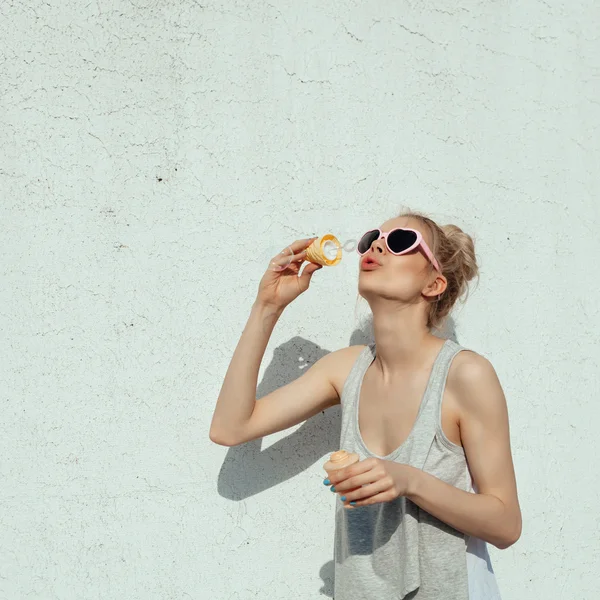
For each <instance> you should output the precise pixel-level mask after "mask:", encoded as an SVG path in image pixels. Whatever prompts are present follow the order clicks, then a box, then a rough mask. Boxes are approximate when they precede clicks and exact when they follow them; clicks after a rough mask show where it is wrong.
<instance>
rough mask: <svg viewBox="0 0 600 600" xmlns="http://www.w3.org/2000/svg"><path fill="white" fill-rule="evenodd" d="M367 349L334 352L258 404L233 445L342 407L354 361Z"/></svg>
mask: <svg viewBox="0 0 600 600" xmlns="http://www.w3.org/2000/svg"><path fill="white" fill-rule="evenodd" d="M363 347H364V346H361V347H358V346H349V347H347V348H341V349H340V350H336V351H334V352H330V353H328V354H326V355H325V356H323V357H321V358H320V359H319V360H318V361H317V362H315V363H314V364H313V365H311V366H310V367H309V368H308V369H307V370H306V372H305V373H303V374H302V375H301V376H300V377H298V378H297V379H295V380H294V381H292V382H290V383H288V384H286V385H284V386H282V387H280V388H278V389H276V390H274V391H273V392H271V393H270V394H267V395H266V396H264V397H263V398H260V399H259V400H257V401H256V404H255V406H254V411H253V412H252V415H251V416H250V419H249V421H248V422H247V424H246V425H245V426H244V428H243V431H241V432H239V434H238V435H237V436H236V438H235V444H232V445H238V444H242V443H244V442H247V441H250V440H254V439H257V438H260V437H264V436H265V435H269V434H272V433H275V432H277V431H281V430H283V429H287V428H289V427H292V426H294V425H297V424H298V423H301V422H302V421H306V419H308V418H310V417H312V416H313V415H316V414H317V413H318V412H320V411H323V410H325V409H326V408H329V407H331V406H334V405H336V404H339V403H340V396H341V392H342V386H343V382H344V380H345V378H346V376H347V374H348V372H349V370H350V367H351V364H352V360H353V357H355V356H356V354H357V351H358V350H360V349H362V348H363Z"/></svg>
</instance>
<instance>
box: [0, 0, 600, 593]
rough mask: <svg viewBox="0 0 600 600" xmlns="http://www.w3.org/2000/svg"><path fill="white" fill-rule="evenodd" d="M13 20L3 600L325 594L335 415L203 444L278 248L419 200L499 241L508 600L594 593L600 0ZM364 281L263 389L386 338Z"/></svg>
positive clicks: (496, 315)
mask: <svg viewBox="0 0 600 600" xmlns="http://www.w3.org/2000/svg"><path fill="white" fill-rule="evenodd" d="M0 17H1V19H2V30H3V33H2V36H1V38H0V73H1V75H2V76H1V77H0V92H1V106H2V112H1V113H0V149H1V150H0V152H1V153H2V156H1V160H0V193H1V201H0V223H1V227H2V242H3V243H2V246H1V248H2V254H3V256H2V265H3V269H2V274H3V282H2V286H0V294H1V300H2V301H1V306H2V309H1V311H0V323H1V325H2V332H3V339H4V343H3V344H2V365H3V367H2V370H1V371H0V372H1V376H2V382H3V389H4V397H3V401H2V405H3V407H4V410H3V411H2V419H1V420H0V422H1V423H2V431H1V435H0V439H1V440H2V452H1V455H0V456H1V458H0V473H1V476H2V482H3V485H2V488H1V490H0V506H1V509H0V514H1V515H2V516H1V519H0V540H1V542H0V544H1V548H2V550H1V552H0V557H1V558H0V597H1V598H3V599H4V598H6V599H8V600H13V599H21V598H28V599H29V600H33V599H40V600H54V599H61V600H71V599H73V600H75V599H82V598H85V599H102V600H105V599H107V598H115V599H116V598H119V599H127V600H133V599H144V600H150V599H157V600H159V599H160V600H166V599H177V600H180V599H181V600H183V599H185V598H193V599H202V600H203V599H208V598H211V599H219V600H220V599H224V600H248V599H251V598H252V599H254V598H269V599H270V600H279V599H281V600H284V599H285V600H288V599H291V598H316V597H327V596H331V593H332V563H331V559H332V552H333V546H332V536H333V498H332V496H331V494H330V493H329V492H328V490H327V489H326V488H325V489H324V488H323V486H322V484H321V481H322V475H323V472H322V471H321V464H322V463H323V462H324V460H325V458H326V456H327V454H328V453H329V452H330V451H332V450H335V449H336V445H337V441H336V438H337V436H338V435H339V430H338V427H339V411H337V409H331V410H330V411H327V412H326V413H325V414H319V415H317V416H315V417H313V418H312V419H309V421H307V422H306V423H304V424H301V425H299V426H297V427H294V428H292V429H290V430H288V431H285V432H281V433H279V434H276V435H273V436H268V437H267V438H265V439H264V440H262V443H261V442H260V441H255V442H250V443H248V444H245V445H243V446H240V447H236V448H231V449H226V448H223V447H220V446H217V445H215V444H213V443H211V442H210V441H209V438H208V426H209V423H210V419H211V416H212V410H213V407H214V404H215V401H216V398H217V394H218V391H219V389H220V385H221V382H222V378H223V376H224V375H225V371H226V369H227V366H228V364H229V359H230V358H231V354H232V352H233V350H234V348H235V345H236V343H237V341H238V339H239V335H240V334H241V331H242V329H243V326H244V324H245V322H246V319H247V316H248V313H249V310H250V306H251V303H252V301H253V298H254V294H255V291H256V287H257V284H258V281H259V279H260V277H261V275H262V273H263V271H264V269H265V268H266V265H267V262H268V259H269V257H270V256H271V255H272V254H275V252H277V251H279V250H280V249H281V248H282V247H283V246H285V245H287V244H288V243H289V242H291V241H292V240H294V239H296V238H300V237H306V236H310V235H313V234H315V235H316V234H321V233H325V232H327V231H332V232H334V233H335V234H336V235H338V236H339V237H340V239H342V240H343V241H350V242H351V240H352V239H354V238H355V237H356V236H357V235H358V234H360V233H362V231H364V230H365V229H366V228H368V227H371V226H374V225H377V224H379V223H380V222H381V221H383V220H385V219H387V218H388V217H390V216H391V215H393V214H395V213H396V212H397V210H399V209H400V208H402V206H403V205H408V206H410V207H412V208H416V209H420V210H425V211H427V212H430V213H431V214H432V215H433V216H434V217H435V218H437V219H439V220H440V222H442V223H445V222H456V223H457V224H459V225H461V226H462V227H464V228H465V230H467V231H468V232H469V233H472V234H473V235H474V236H475V237H476V243H477V251H478V255H479V260H480V265H481V271H482V278H481V284H480V286H479V288H478V289H477V291H476V292H475V293H474V294H473V295H472V296H471V298H470V299H469V302H468V303H467V305H466V306H465V307H464V308H463V309H461V310H458V311H457V313H456V315H455V317H454V323H453V326H454V328H455V331H456V337H457V339H458V340H459V341H460V342H461V343H462V344H463V345H466V346H468V347H471V348H473V349H475V350H477V351H479V352H481V353H482V354H484V355H486V356H487V357H488V358H490V360H492V362H493V364H494V366H495V367H496V370H497V371H498V374H499V376H500V378H501V381H502V383H503V385H504V388H505V392H506V395H507V398H508V403H509V410H510V414H511V426H512V438H513V451H514V457H515V464H516V469H517V476H518V481H519V490H520V498H521V502H522V507H523V513H524V532H523V537H522V539H521V540H520V541H519V543H518V544H517V545H516V546H514V547H512V548H510V549H509V550H506V551H503V552H500V551H496V550H495V549H493V550H492V558H493V562H494V565H495V567H496V571H497V575H498V579H499V582H500V586H501V589H502V592H503V598H504V599H505V600H537V599H538V598H549V599H552V600H555V599H556V600H559V599H562V598H565V599H566V598H569V599H570V598H581V599H584V600H587V599H590V600H591V599H595V598H597V597H598V595H599V592H600V586H599V584H598V575H597V566H598V564H599V560H600V552H599V546H598V539H599V534H600V531H599V526H598V519H597V518H596V512H597V510H596V503H595V499H596V498H597V497H598V492H599V491H600V489H599V484H598V478H597V469H596V468H595V467H594V466H593V458H594V456H595V455H597V452H598V444H597V441H596V432H597V429H596V428H595V427H594V424H595V423H597V419H598V408H597V402H596V394H597V389H598V383H599V382H598V365H597V361H596V358H595V357H596V356H597V352H598V342H599V339H598V330H599V328H598V326H599V325H600V322H599V321H600V319H599V316H598V307H597V292H598V285H597V282H596V278H595V276H594V272H593V270H594V265H593V263H592V259H593V258H595V257H598V253H599V250H600V243H599V242H598V239H599V238H598V222H599V219H598V217H599V215H598V212H599V209H598V195H599V194H598V192H599V185H598V164H599V162H600V161H599V159H600V151H599V142H598V123H599V117H600V103H599V98H600V85H599V77H600V66H599V62H598V56H600V40H599V38H598V30H597V24H598V21H599V19H600V8H599V7H598V4H597V3H595V2H593V1H592V0H577V1H575V2H567V1H565V0H562V1H561V0H558V1H556V2H545V1H542V0H539V1H537V0H531V1H529V2H525V3H523V2H506V1H499V2H475V1H466V2H461V3H459V4H456V3H451V2H449V1H446V0H442V1H440V2H436V3H434V5H431V4H428V3H425V2H416V1H415V2H389V1H387V2H376V3H370V4H365V3H356V2H347V1H345V2H331V3H322V2H312V3H308V4H307V3H302V4H297V3H296V4H294V3H290V2H285V1H284V2H278V3H265V2H262V1H258V2H253V3H252V2H239V1H229V2H215V1H212V0H200V1H197V0H180V1H177V2H174V1H171V2H157V1H148V0H139V1H135V2H134V1H125V0H119V1H113V2H106V1H104V0H96V1H94V2H90V3H87V4H86V3H76V2H73V1H66V0H65V1H63V2H58V1H57V0H51V1H50V2H41V1H39V0H36V1H30V2H16V1H6V0H5V1H3V2H2V3H1V4H0ZM356 264H357V261H356V256H355V255H354V254H352V253H351V252H347V253H345V255H344V259H343V261H342V263H341V264H340V266H338V267H336V268H335V269H330V270H329V269H324V270H322V271H320V272H319V273H317V274H316V275H315V277H314V278H313V284H312V285H311V288H310V290H309V291H308V292H307V293H306V294H304V295H303V296H302V297H300V298H299V299H298V300H297V301H296V302H295V303H294V304H293V305H292V306H291V307H290V308H289V309H288V310H287V311H286V313H285V314H284V315H283V317H282V319H281V321H280V323H278V325H277V328H276V330H275V332H274V334H273V337H272V339H271V342H270V344H269V347H268V349H267V352H266V354H265V358H264V361H263V364H262V367H261V373H260V376H259V389H258V392H259V397H260V396H262V395H264V394H266V393H268V392H269V391H271V390H272V389H275V388H276V387H277V386H279V385H282V384H284V383H285V382H287V381H289V380H291V379H292V378H294V377H297V376H298V375H299V374H300V373H301V371H302V369H303V368H305V366H306V364H307V363H310V362H313V361H314V360H316V359H317V358H318V357H319V356H321V355H322V354H323V353H324V352H326V351H329V350H333V349H336V348H339V347H341V346H344V345H347V344H349V343H360V342H362V341H364V339H366V337H365V336H367V335H368V332H367V333H365V331H363V329H361V324H360V322H359V321H357V320H355V314H354V307H355V304H354V302H355V298H356ZM363 314H364V313H363ZM359 316H360V313H359Z"/></svg>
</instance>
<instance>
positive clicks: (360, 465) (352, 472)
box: [306, 267, 377, 487]
mask: <svg viewBox="0 0 600 600" xmlns="http://www.w3.org/2000/svg"><path fill="white" fill-rule="evenodd" d="M306 268H307V269H308V267H306ZM376 465H377V461H376V460H371V459H370V458H367V459H365V460H361V461H359V462H357V463H354V464H353V465H350V466H349V467H345V468H343V469H338V470H337V471H335V472H334V473H332V474H331V476H330V477H329V480H330V481H331V483H332V484H333V485H335V486H336V487H337V484H338V483H341V482H342V481H345V480H347V479H349V478H350V477H354V476H356V475H361V474H362V473H367V472H369V471H370V470H371V469H373V467H375V466H376ZM371 481H373V480H372V479H371V480H368V481H365V482H364V483H370V482H371Z"/></svg>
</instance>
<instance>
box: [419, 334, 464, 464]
mask: <svg viewBox="0 0 600 600" xmlns="http://www.w3.org/2000/svg"><path fill="white" fill-rule="evenodd" d="M463 349H464V348H463V347H462V346H459V345H458V344H457V343H456V342H454V341H453V340H450V339H447V340H446V341H445V343H444V345H443V346H442V347H441V349H440V351H439V353H438V356H437V357H436V359H435V362H434V364H433V367H432V369H431V374H430V376H429V381H428V384H427V388H426V390H425V395H424V397H423V402H422V404H423V406H422V407H421V410H420V415H419V417H418V420H417V422H416V423H415V431H414V436H413V440H412V447H411V452H410V454H411V456H410V464H411V465H413V466H414V467H417V468H419V469H422V468H423V467H424V465H425V461H426V460H427V456H428V455H429V450H430V448H431V444H432V443H433V440H434V438H435V435H436V431H437V426H438V423H439V421H440V416H441V407H442V398H443V396H444V388H445V384H446V379H447V377H448V372H449V370H450V365H451V363H452V359H453V358H454V357H455V356H456V355H457V354H458V353H459V352H460V351H461V350H463Z"/></svg>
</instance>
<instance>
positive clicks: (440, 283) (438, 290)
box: [421, 271, 448, 301]
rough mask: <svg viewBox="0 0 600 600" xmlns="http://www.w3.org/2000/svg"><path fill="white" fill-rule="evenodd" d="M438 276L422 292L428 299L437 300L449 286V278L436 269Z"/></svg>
mask: <svg viewBox="0 0 600 600" xmlns="http://www.w3.org/2000/svg"><path fill="white" fill-rule="evenodd" d="M436 274H437V276H436V278H435V279H434V280H433V281H432V282H430V283H429V284H427V286H425V288H423V291H422V292H421V293H422V294H423V295H424V296H425V297H426V299H427V300H432V301H433V300H437V299H438V297H439V295H440V294H443V293H444V292H445V291H446V288H447V287H448V280H447V279H446V278H445V277H444V276H443V275H441V274H439V273H437V271H436Z"/></svg>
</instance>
